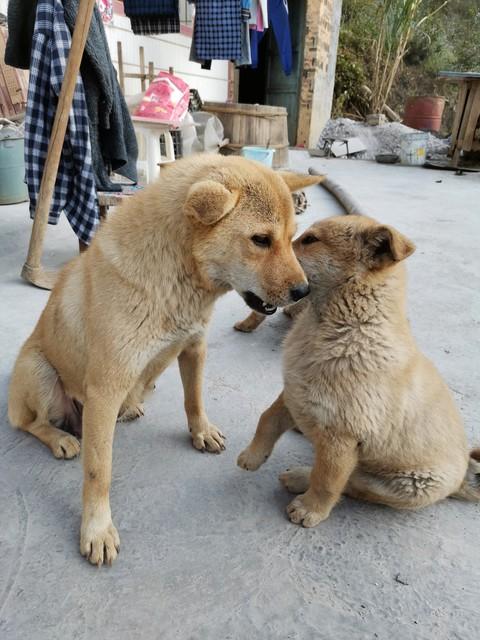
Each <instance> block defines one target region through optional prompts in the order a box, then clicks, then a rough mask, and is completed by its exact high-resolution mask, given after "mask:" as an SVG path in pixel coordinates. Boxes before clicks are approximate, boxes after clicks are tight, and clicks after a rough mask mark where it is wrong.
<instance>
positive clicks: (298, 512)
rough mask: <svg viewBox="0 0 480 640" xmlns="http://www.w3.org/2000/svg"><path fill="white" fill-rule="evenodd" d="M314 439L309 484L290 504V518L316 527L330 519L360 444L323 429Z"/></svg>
mask: <svg viewBox="0 0 480 640" xmlns="http://www.w3.org/2000/svg"><path fill="white" fill-rule="evenodd" d="M310 439H311V440H312V441H313V444H314V447H315V462H314V464H313V468H312V472H311V474H310V484H309V487H308V489H307V491H306V492H305V493H304V494H302V495H299V496H297V497H296V498H295V499H294V500H292V502H291V503H290V504H289V505H288V507H287V513H288V516H289V518H290V520H291V521H292V522H294V523H295V524H302V525H303V526H304V527H314V526H315V525H317V524H318V523H319V522H322V520H326V519H327V518H328V516H329V515H330V512H331V510H332V509H333V507H334V506H335V504H336V503H337V502H338V501H339V499H340V497H341V495H342V493H343V491H344V489H345V487H346V486H347V483H348V480H349V478H350V476H351V474H352V473H353V470H354V469H355V467H356V465H357V462H358V443H357V441H356V440H355V439H354V438H352V437H351V436H347V435H345V436H341V435H336V434H332V433H331V432H330V431H329V430H326V429H321V430H320V432H319V433H318V435H315V436H314V437H312V438H310Z"/></svg>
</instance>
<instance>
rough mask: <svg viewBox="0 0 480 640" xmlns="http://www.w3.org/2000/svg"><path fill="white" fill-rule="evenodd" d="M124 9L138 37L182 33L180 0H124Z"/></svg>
mask: <svg viewBox="0 0 480 640" xmlns="http://www.w3.org/2000/svg"><path fill="white" fill-rule="evenodd" d="M124 9H125V15H126V16H128V17H129V18H130V24H131V26H132V31H133V33H135V34H136V35H147V36H149V35H155V34H158V33H180V17H179V12H178V0H124Z"/></svg>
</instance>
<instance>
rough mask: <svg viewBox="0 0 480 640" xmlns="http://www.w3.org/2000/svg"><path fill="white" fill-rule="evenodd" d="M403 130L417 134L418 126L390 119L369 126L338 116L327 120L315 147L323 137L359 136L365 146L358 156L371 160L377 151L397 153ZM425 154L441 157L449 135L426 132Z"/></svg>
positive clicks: (447, 146) (321, 144) (319, 145)
mask: <svg viewBox="0 0 480 640" xmlns="http://www.w3.org/2000/svg"><path fill="white" fill-rule="evenodd" d="M406 133H419V132H418V131H417V129H412V128H410V127H407V126H405V125H404V124H401V123H400V122H389V123H387V124H383V125H377V126H370V125H367V124H365V123H364V122H357V121H355V120H350V119H349V118H337V119H336V120H329V121H328V122H327V124H326V125H325V128H324V130H323V131H322V134H321V136H320V140H319V142H318V145H317V146H318V147H320V148H321V147H323V143H324V140H325V138H335V139H344V138H360V140H361V141H362V142H363V143H364V145H365V146H366V147H367V150H366V151H365V153H363V154H360V155H359V156H352V157H361V158H362V159H364V160H374V159H375V156H376V155H377V154H379V153H396V154H398V153H399V152H400V146H401V141H402V137H403V136H404V135H405V134H406ZM426 135H427V156H428V157H429V158H438V157H440V158H443V157H444V156H445V155H446V154H447V152H448V149H449V146H450V138H437V137H436V136H434V135H432V134H431V133H427V134H426Z"/></svg>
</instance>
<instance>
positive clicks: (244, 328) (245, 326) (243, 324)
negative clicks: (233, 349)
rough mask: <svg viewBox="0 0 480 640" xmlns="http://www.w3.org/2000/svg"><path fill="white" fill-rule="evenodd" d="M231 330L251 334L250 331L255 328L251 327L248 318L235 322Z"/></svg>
mask: <svg viewBox="0 0 480 640" xmlns="http://www.w3.org/2000/svg"><path fill="white" fill-rule="evenodd" d="M233 328H234V329H236V330H237V331H241V332H242V333H252V331H254V329H256V327H255V326H252V324H251V323H250V322H249V321H248V318H247V319H246V320H239V322H236V323H235V324H234V325H233Z"/></svg>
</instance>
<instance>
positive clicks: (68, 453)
mask: <svg viewBox="0 0 480 640" xmlns="http://www.w3.org/2000/svg"><path fill="white" fill-rule="evenodd" d="M50 448H51V450H52V453H53V455H54V456H55V458H58V459H59V460H61V459H65V460H69V459H70V458H75V456H78V454H79V453H80V442H79V441H78V440H77V438H75V436H72V435H70V434H69V433H65V434H62V435H59V436H58V438H56V439H55V441H54V442H52V444H51V445H50Z"/></svg>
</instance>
